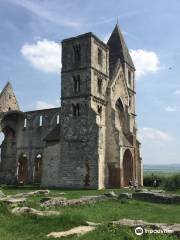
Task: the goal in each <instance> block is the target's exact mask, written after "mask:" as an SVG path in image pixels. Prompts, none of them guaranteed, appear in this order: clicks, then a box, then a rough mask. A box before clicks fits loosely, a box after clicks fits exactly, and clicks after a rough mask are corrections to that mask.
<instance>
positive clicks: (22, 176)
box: [18, 154, 28, 184]
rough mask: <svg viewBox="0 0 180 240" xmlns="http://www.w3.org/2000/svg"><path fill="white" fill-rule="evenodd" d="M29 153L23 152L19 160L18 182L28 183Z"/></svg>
mask: <svg viewBox="0 0 180 240" xmlns="http://www.w3.org/2000/svg"><path fill="white" fill-rule="evenodd" d="M27 160H28V159H27V155H26V154H22V155H21V156H20V158H19V162H18V183H21V184H22V183H23V184H26V183H27V181H28V161H27Z"/></svg>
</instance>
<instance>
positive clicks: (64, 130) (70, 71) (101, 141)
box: [60, 33, 109, 188]
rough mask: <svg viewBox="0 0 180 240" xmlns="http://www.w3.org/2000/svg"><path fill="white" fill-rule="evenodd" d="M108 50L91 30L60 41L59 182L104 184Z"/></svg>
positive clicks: (84, 185) (73, 185)
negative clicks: (60, 164) (60, 115)
mask: <svg viewBox="0 0 180 240" xmlns="http://www.w3.org/2000/svg"><path fill="white" fill-rule="evenodd" d="M108 81H109V50H108V47H107V45H106V44H104V43H103V42H102V41H101V40H99V39H98V38H97V37H96V36H95V35H94V34H92V33H86V34H83V35H80V36H77V37H73V38H69V39H65V40H63V41H62V72H61V112H62V117H61V118H62V121H61V148H62V151H61V162H62V167H61V169H60V179H61V180H60V181H61V183H60V185H61V184H62V186H65V187H77V188H78V187H79V188H82V187H87V188H101V187H104V180H103V176H104V173H103V171H104V167H103V164H104V145H105V108H106V88H107V84H108Z"/></svg>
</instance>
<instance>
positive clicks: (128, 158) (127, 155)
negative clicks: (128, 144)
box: [122, 149, 133, 186]
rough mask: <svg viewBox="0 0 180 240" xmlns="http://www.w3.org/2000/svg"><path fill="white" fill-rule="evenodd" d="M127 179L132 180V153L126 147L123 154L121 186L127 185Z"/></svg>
mask: <svg viewBox="0 0 180 240" xmlns="http://www.w3.org/2000/svg"><path fill="white" fill-rule="evenodd" d="M129 180H133V154H132V152H131V150H130V149H126V150H125V151H124V155H123V184H122V185H123V186H128V185H129Z"/></svg>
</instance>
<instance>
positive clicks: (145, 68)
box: [130, 49, 160, 78]
mask: <svg viewBox="0 0 180 240" xmlns="http://www.w3.org/2000/svg"><path fill="white" fill-rule="evenodd" d="M130 54H131V57H132V59H133V62H134V65H135V67H136V77H137V78H140V77H142V76H145V75H147V74H148V73H156V72H157V71H158V70H159V69H160V62H159V58H158V56H157V54H156V53H155V52H153V51H147V50H143V49H137V50H133V49H131V50H130Z"/></svg>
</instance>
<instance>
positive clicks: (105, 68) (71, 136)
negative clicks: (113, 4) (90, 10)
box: [0, 25, 142, 189]
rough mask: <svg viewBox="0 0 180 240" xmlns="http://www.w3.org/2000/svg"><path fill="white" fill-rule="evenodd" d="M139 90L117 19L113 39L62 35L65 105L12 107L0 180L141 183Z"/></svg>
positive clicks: (4, 123)
mask: <svg viewBox="0 0 180 240" xmlns="http://www.w3.org/2000/svg"><path fill="white" fill-rule="evenodd" d="M135 94H136V92H135V67H134V64H133V62H132V59H131V57H130V54H129V51H128V48H127V46H126V44H125V41H124V38H123V35H122V33H121V31H120V29H119V27H118V26H117V25H116V27H115V29H114V30H113V32H112V34H111V37H110V39H109V41H108V43H107V44H105V43H104V42H102V41H101V40H100V39H99V38H97V37H96V36H95V35H94V34H93V33H86V34H83V35H80V36H77V37H73V38H69V39H65V40H63V41H62V71H61V108H56V109H47V110H41V111H33V112H26V113H23V112H20V111H18V109H13V108H12V109H8V110H10V111H8V112H7V111H6V112H7V113H6V114H5V115H4V117H3V119H2V121H1V126H2V131H3V132H4V134H5V140H4V142H3V144H2V162H1V169H0V181H1V182H3V183H18V182H21V183H40V184H41V185H42V186H47V187H67V188H95V189H101V188H105V187H115V188H118V187H120V186H126V185H128V182H129V180H130V179H132V180H133V179H136V180H137V181H138V183H139V184H142V174H141V172H142V171H141V168H142V167H141V166H142V162H141V158H140V153H139V146H140V143H139V142H138V141H137V138H136V132H137V129H136V113H135ZM0 101H1V99H0ZM12 110H16V111H12Z"/></svg>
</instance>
